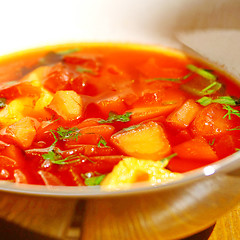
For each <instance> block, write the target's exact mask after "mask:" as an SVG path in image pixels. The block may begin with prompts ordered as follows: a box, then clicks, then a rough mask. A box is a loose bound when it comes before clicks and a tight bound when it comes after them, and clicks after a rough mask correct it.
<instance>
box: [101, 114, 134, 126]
mask: <svg viewBox="0 0 240 240" xmlns="http://www.w3.org/2000/svg"><path fill="white" fill-rule="evenodd" d="M131 115H132V113H131V112H126V113H125V114H123V115H118V114H117V113H115V112H109V115H108V119H107V120H103V119H102V120H100V121H99V123H100V124H102V123H113V122H129V121H130V116H131Z"/></svg>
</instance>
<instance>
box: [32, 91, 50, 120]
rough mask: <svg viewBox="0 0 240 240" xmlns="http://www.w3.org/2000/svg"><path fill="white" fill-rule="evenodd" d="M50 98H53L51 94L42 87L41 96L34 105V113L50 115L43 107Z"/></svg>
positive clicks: (47, 103) (48, 102)
mask: <svg viewBox="0 0 240 240" xmlns="http://www.w3.org/2000/svg"><path fill="white" fill-rule="evenodd" d="M52 100H53V94H52V93H50V92H49V91H47V90H45V89H42V93H41V96H40V98H39V99H38V100H37V102H36V104H35V106H34V112H35V114H37V115H40V116H48V115H49V116H50V115H51V114H50V113H48V112H47V111H46V110H45V107H47V106H48V105H49V104H50V103H51V101H52Z"/></svg>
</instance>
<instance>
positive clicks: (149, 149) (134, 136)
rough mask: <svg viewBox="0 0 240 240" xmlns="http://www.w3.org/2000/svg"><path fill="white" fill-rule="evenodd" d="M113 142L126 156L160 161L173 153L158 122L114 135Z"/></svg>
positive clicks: (148, 123)
mask: <svg viewBox="0 0 240 240" xmlns="http://www.w3.org/2000/svg"><path fill="white" fill-rule="evenodd" d="M111 141H112V143H113V144H114V145H115V146H117V147H118V148H119V149H121V150H122V151H123V152H124V153H125V154H128V155H129V156H133V157H136V158H144V159H153V160H159V159H161V158H163V157H165V156H167V155H168V154H169V153H170V151H171V147H170V144H169V142H168V140H167V137H166V134H165V132H164V130H163V128H162V127H161V126H160V125H159V124H157V123H156V122H147V123H145V124H141V125H139V126H138V127H137V128H135V129H131V130H128V131H121V132H118V133H116V134H114V135H112V137H111Z"/></svg>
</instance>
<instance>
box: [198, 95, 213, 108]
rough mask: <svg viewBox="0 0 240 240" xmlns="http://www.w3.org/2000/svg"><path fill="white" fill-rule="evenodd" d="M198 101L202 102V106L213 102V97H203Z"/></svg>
mask: <svg viewBox="0 0 240 240" xmlns="http://www.w3.org/2000/svg"><path fill="white" fill-rule="evenodd" d="M196 102H197V103H199V104H201V105H202V106H204V107H205V106H207V105H209V104H211V103H212V98H210V97H202V98H200V99H198V100H197V101H196Z"/></svg>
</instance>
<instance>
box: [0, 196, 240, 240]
mask: <svg viewBox="0 0 240 240" xmlns="http://www.w3.org/2000/svg"><path fill="white" fill-rule="evenodd" d="M85 206H86V202H85V201H84V200H77V199H54V198H38V197H23V196H21V195H11V194H6V193H0V239H4V240H9V239H14V240H15V239H18V240H53V239H64V240H77V239H78V240H79V239H80V238H81V237H80V235H81V226H84V224H83V223H84V218H83V217H82V216H83V215H84V214H83V213H84V211H85V212H86V211H87V209H85ZM239 217H240V204H239V206H237V207H236V208H235V209H233V210H232V211H230V212H228V213H226V214H225V215H224V216H223V217H221V218H220V219H219V220H218V221H217V223H216V224H215V226H212V227H210V228H209V229H207V230H205V231H203V232H201V233H199V234H196V235H194V236H192V237H189V238H186V239H184V240H228V239H229V240H238V239H240V218H239ZM81 239H82V238H81ZM82 240H86V239H85V238H84V237H83V239H82ZM88 240H91V239H88ZM106 240H108V239H106ZM116 240H118V239H116ZM130 240H131V239H130Z"/></svg>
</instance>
